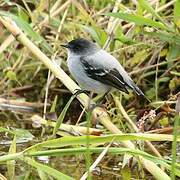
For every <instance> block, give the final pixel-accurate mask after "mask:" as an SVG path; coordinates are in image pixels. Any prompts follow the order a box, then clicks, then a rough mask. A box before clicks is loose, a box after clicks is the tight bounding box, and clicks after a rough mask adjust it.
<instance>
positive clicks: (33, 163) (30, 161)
mask: <svg viewBox="0 0 180 180" xmlns="http://www.w3.org/2000/svg"><path fill="white" fill-rule="evenodd" d="M22 160H23V161H24V162H25V163H27V164H29V165H31V166H32V167H35V168H38V169H41V170H42V171H44V172H45V173H47V174H49V175H50V176H52V177H54V178H55V179H58V180H62V179H64V180H73V179H74V178H72V177H70V176H67V175H65V174H63V173H61V172H59V171H57V170H56V169H53V168H51V167H49V166H46V165H44V164H41V163H38V162H36V161H35V160H33V159H31V158H29V157H25V158H23V159H22Z"/></svg>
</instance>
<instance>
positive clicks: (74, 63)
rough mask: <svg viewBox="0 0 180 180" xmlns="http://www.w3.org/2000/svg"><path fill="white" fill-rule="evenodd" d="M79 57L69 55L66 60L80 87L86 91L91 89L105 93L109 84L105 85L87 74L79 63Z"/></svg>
mask: <svg viewBox="0 0 180 180" xmlns="http://www.w3.org/2000/svg"><path fill="white" fill-rule="evenodd" d="M80 58H81V56H69V57H68V60H67V65H68V68H69V71H70V73H71V74H72V76H73V77H74V79H75V80H76V81H77V82H78V84H79V85H80V86H81V88H83V89H85V90H88V91H93V92H95V93H105V92H107V91H109V90H110V86H108V85H105V84H103V83H101V82H99V81H96V80H94V79H92V78H90V77H88V76H87V73H86V72H85V69H84V66H83V65H82V63H81V60H80ZM84 58H85V57H84Z"/></svg>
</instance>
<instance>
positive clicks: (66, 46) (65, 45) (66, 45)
mask: <svg viewBox="0 0 180 180" xmlns="http://www.w3.org/2000/svg"><path fill="white" fill-rule="evenodd" d="M60 46H62V47H65V48H69V46H68V44H61V45H60Z"/></svg>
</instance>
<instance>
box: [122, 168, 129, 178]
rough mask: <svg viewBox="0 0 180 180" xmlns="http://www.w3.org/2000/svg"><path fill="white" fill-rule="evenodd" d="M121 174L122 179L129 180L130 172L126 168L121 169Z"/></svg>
mask: <svg viewBox="0 0 180 180" xmlns="http://www.w3.org/2000/svg"><path fill="white" fill-rule="evenodd" d="M121 174H122V179H126V180H131V171H130V168H129V167H128V166H125V167H124V168H122V170H121Z"/></svg>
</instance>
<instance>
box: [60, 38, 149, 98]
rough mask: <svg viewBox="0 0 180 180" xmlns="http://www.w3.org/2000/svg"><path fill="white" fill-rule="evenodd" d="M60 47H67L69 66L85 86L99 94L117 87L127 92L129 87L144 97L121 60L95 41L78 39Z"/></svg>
mask: <svg viewBox="0 0 180 180" xmlns="http://www.w3.org/2000/svg"><path fill="white" fill-rule="evenodd" d="M61 46H63V47H65V48H67V50H68V57H67V66H68V68H69V71H70V73H71V75H72V76H73V78H74V79H75V80H76V81H77V83H78V84H79V86H80V87H81V88H82V89H84V90H86V91H90V92H93V93H97V94H107V93H109V92H110V91H111V90H113V89H117V90H120V91H122V92H125V93H127V94H128V93H129V92H128V88H130V89H132V90H133V91H134V92H135V93H136V94H137V95H138V96H143V97H145V95H144V93H143V92H142V91H141V90H140V89H139V87H138V86H137V85H136V84H135V83H134V81H133V80H132V79H131V77H130V76H129V74H128V73H127V72H126V71H125V69H124V68H123V66H122V65H121V64H120V63H119V61H118V60H117V59H116V58H115V57H114V56H112V55H111V54H109V53H108V52H107V51H105V50H103V49H101V48H100V47H99V46H98V45H96V44H95V43H94V42H92V41H89V40H87V39H84V38H77V39H74V40H72V41H70V42H68V43H67V44H65V45H61ZM145 98H146V97H145Z"/></svg>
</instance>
